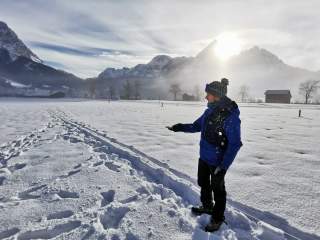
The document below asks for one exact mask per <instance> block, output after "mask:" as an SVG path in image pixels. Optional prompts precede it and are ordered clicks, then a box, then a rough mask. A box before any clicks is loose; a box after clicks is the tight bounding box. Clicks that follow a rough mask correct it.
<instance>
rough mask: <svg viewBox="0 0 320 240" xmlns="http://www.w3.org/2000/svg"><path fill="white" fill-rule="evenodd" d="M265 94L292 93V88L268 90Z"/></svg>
mask: <svg viewBox="0 0 320 240" xmlns="http://www.w3.org/2000/svg"><path fill="white" fill-rule="evenodd" d="M264 94H265V95H267V94H270V95H290V96H291V93H290V90H267V91H265V93H264Z"/></svg>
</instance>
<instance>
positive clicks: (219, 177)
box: [211, 167, 227, 221]
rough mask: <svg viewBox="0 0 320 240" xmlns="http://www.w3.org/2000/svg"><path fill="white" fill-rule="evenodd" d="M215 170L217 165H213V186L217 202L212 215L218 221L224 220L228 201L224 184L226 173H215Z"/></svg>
mask: <svg viewBox="0 0 320 240" xmlns="http://www.w3.org/2000/svg"><path fill="white" fill-rule="evenodd" d="M214 170H215V167H211V186H212V190H213V195H214V202H215V204H214V208H213V214H212V217H213V219H214V220H216V221H223V220H224V211H225V209H226V203H227V192H226V188H225V184H224V176H225V174H224V173H222V172H219V173H217V174H216V175H214Z"/></svg>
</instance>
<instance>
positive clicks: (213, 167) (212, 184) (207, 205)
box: [168, 78, 242, 232]
mask: <svg viewBox="0 0 320 240" xmlns="http://www.w3.org/2000/svg"><path fill="white" fill-rule="evenodd" d="M228 83H229V81H228V79H226V78H223V79H222V80H221V82H218V81H214V82H212V83H210V84H207V85H206V89H205V91H206V93H207V96H206V99H207V100H208V108H207V109H206V110H205V112H204V113H203V114H202V115H201V116H200V117H199V118H198V119H197V120H196V121H195V122H194V123H191V124H182V123H178V124H175V125H173V126H172V127H168V129H169V130H172V131H174V132H189V133H194V132H201V140H200V158H199V164H198V184H199V186H200V188H201V190H200V200H201V203H202V206H200V207H193V208H192V212H193V213H195V214H197V215H201V214H202V213H207V214H210V215H212V217H211V221H210V223H209V224H208V225H207V226H206V231H210V232H212V231H216V230H218V229H219V228H220V226H221V224H222V223H223V221H224V211H225V208H226V195H227V193H226V189H225V183H224V177H225V174H226V172H227V170H228V168H229V167H230V165H231V164H232V162H233V160H234V159H235V157H236V155H237V153H238V151H239V149H240V147H241V146H242V142H241V134H240V123H241V121H240V119H239V114H240V111H239V108H238V106H237V104H236V103H235V102H234V101H232V100H231V99H230V98H228V97H227V96H226V94H227V85H228ZM212 192H213V194H214V202H215V204H213V199H212Z"/></svg>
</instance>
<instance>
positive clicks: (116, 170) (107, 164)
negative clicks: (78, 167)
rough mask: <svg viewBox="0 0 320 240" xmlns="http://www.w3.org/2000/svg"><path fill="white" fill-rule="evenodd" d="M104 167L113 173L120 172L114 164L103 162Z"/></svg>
mask: <svg viewBox="0 0 320 240" xmlns="http://www.w3.org/2000/svg"><path fill="white" fill-rule="evenodd" d="M104 165H105V166H106V167H107V168H109V169H110V170H111V171H114V172H120V170H119V168H120V166H118V165H116V164H114V163H113V162H109V161H108V162H105V163H104Z"/></svg>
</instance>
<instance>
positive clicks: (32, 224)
mask: <svg viewBox="0 0 320 240" xmlns="http://www.w3.org/2000/svg"><path fill="white" fill-rule="evenodd" d="M50 114H51V117H52V119H51V122H50V123H49V124H48V127H47V128H45V129H43V130H41V131H39V132H38V133H37V134H35V136H36V137H35V138H34V136H33V135H32V134H34V133H31V134H30V135H29V138H21V139H20V140H19V141H20V142H21V143H23V144H16V143H17V141H13V142H12V143H10V144H7V145H5V147H4V148H3V149H4V150H5V151H3V149H1V152H0V153H1V156H2V160H1V163H2V166H1V168H0V183H1V184H0V185H1V186H0V187H1V188H0V215H1V219H0V239H21V240H26V239H113V240H115V239H131V240H132V239H197V240H201V239H290V238H289V237H288V235H287V234H285V233H284V232H283V231H281V230H279V229H276V228H274V227H272V226H270V225H268V224H264V223H262V222H257V221H255V220H252V219H250V218H248V217H247V216H246V215H245V214H243V213H242V212H240V211H238V210H236V209H235V208H233V207H231V206H229V207H228V208H227V211H226V217H227V221H228V225H225V224H224V225H223V226H222V227H221V229H220V230H219V231H218V232H216V233H213V234H210V233H206V232H204V231H203V230H202V228H203V226H204V225H205V224H206V223H207V222H208V221H209V216H207V215H204V216H201V217H198V218H197V217H194V216H192V215H191V214H190V207H191V205H195V204H198V202H199V195H198V188H197V187H196V185H195V184H194V181H190V178H188V177H184V175H183V174H180V173H179V172H177V171H173V170H172V169H170V168H169V167H168V166H166V165H163V164H162V163H161V162H159V161H157V160H156V159H153V158H149V157H147V156H146V155H145V154H143V153H141V152H138V151H136V150H135V149H133V148H131V147H128V146H126V145H124V144H121V143H119V142H117V141H116V140H115V139H111V138H108V137H107V136H106V134H105V133H103V132H100V131H99V130H97V129H92V128H91V127H90V126H88V125H86V124H84V123H79V122H77V121H75V120H72V119H70V117H68V116H67V115H66V114H65V113H63V112H61V111H51V112H50ZM26 139H27V140H26ZM34 139H39V140H37V141H35V140H34ZM10 146H11V147H10ZM19 146H23V147H19ZM11 153H14V154H11ZM1 179H2V180H1Z"/></svg>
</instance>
